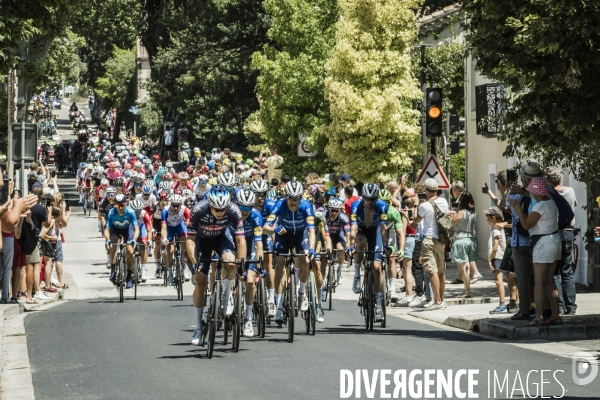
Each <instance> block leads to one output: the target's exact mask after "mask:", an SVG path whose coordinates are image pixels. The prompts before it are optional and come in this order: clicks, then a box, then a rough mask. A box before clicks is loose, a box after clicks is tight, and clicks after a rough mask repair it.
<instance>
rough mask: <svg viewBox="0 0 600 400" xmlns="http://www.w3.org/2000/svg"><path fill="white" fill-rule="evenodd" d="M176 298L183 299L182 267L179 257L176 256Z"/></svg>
mask: <svg viewBox="0 0 600 400" xmlns="http://www.w3.org/2000/svg"><path fill="white" fill-rule="evenodd" d="M177 300H183V268H182V265H181V257H178V258H177Z"/></svg>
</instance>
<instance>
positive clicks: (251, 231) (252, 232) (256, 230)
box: [244, 209, 263, 242]
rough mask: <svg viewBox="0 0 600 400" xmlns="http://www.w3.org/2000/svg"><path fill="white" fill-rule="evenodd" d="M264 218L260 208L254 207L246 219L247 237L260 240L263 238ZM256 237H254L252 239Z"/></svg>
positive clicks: (245, 232) (245, 231)
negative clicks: (259, 210)
mask: <svg viewBox="0 0 600 400" xmlns="http://www.w3.org/2000/svg"><path fill="white" fill-rule="evenodd" d="M262 227H263V219H262V215H261V214H260V212H258V210H256V209H253V210H252V211H251V212H250V215H249V216H248V218H246V220H245V221H244V236H246V239H248V240H253V241H254V242H260V241H261V240H262ZM252 238H254V239H252Z"/></svg>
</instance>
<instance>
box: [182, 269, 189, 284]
mask: <svg viewBox="0 0 600 400" xmlns="http://www.w3.org/2000/svg"><path fill="white" fill-rule="evenodd" d="M183 279H185V281H186V282H189V281H190V273H189V272H188V271H187V270H185V271H183Z"/></svg>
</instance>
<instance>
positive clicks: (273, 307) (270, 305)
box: [267, 303, 277, 317]
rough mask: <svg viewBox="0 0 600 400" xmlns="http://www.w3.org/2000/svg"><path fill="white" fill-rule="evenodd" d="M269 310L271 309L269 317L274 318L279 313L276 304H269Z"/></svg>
mask: <svg viewBox="0 0 600 400" xmlns="http://www.w3.org/2000/svg"><path fill="white" fill-rule="evenodd" d="M267 308H268V309H269V317H274V316H275V313H276V312H277V307H275V303H268V304H267Z"/></svg>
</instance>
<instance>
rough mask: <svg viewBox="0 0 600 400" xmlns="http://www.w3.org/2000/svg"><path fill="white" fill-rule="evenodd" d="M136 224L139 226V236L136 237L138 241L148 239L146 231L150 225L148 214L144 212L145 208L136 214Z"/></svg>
mask: <svg viewBox="0 0 600 400" xmlns="http://www.w3.org/2000/svg"><path fill="white" fill-rule="evenodd" d="M137 224H138V227H139V228H140V237H139V238H138V242H146V241H147V240H148V232H149V231H150V229H152V227H151V220H150V215H149V214H148V213H147V212H146V210H144V209H142V210H141V211H140V213H139V215H137Z"/></svg>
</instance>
